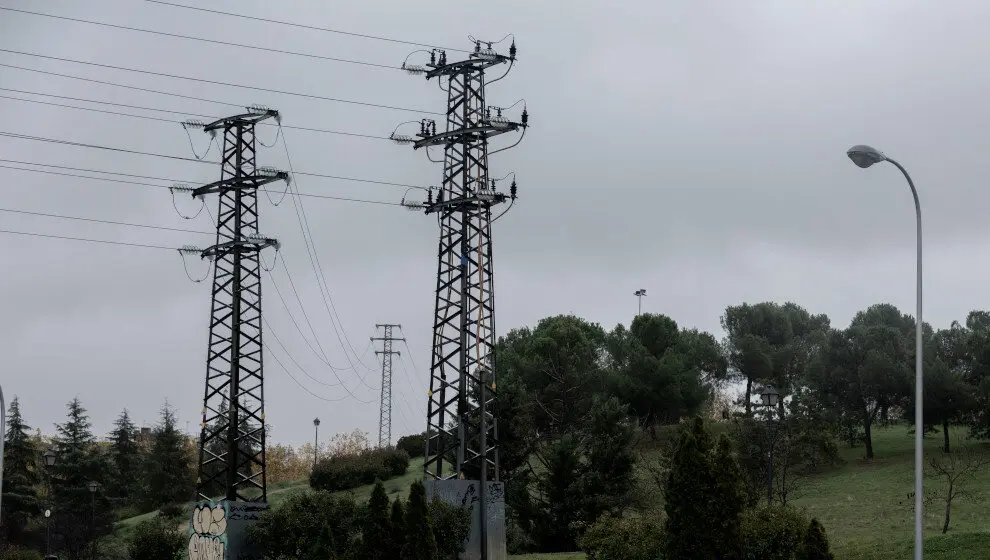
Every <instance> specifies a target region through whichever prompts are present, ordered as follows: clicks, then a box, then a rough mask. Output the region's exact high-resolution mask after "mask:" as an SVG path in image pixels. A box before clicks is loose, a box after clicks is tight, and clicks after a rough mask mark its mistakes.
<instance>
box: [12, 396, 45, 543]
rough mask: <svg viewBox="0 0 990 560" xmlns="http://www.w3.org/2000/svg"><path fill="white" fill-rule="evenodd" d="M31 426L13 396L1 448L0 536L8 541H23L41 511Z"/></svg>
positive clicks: (36, 454)
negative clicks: (0, 499)
mask: <svg viewBox="0 0 990 560" xmlns="http://www.w3.org/2000/svg"><path fill="white" fill-rule="evenodd" d="M30 429H31V427H30V426H28V425H27V424H25V423H24V419H23V418H22V417H21V405H20V402H19V401H18V399H17V397H16V396H15V397H14V398H13V400H11V401H10V411H9V412H8V413H7V433H6V434H4V438H5V439H4V449H3V457H4V459H3V471H4V476H3V535H4V536H5V538H6V540H7V542H9V543H11V544H24V538H25V533H26V531H27V526H28V522H29V520H30V519H31V517H33V516H34V515H37V514H38V512H39V511H40V502H39V499H38V494H37V491H36V490H35V487H36V486H37V485H38V483H39V482H40V480H41V477H40V476H39V472H38V459H37V458H38V451H37V449H36V448H35V446H34V442H33V441H32V440H31V438H30V436H28V430H30Z"/></svg>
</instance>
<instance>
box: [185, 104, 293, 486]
mask: <svg viewBox="0 0 990 560" xmlns="http://www.w3.org/2000/svg"><path fill="white" fill-rule="evenodd" d="M269 118H275V119H276V120H277V119H278V118H279V113H278V111H275V110H272V109H267V108H263V107H249V108H248V112H247V113H243V114H239V115H234V116H232V117H227V118H223V119H220V120H217V121H215V122H212V123H209V124H206V125H199V126H202V127H203V129H204V131H206V132H207V133H209V134H210V135H211V136H214V137H215V136H216V134H217V132H222V134H223V140H222V141H223V153H222V161H221V170H220V180H218V181H215V182H213V183H210V184H207V185H203V186H201V187H199V188H195V189H180V190H187V191H189V192H191V194H192V196H193V197H198V198H202V197H205V196H206V195H208V194H213V193H216V194H217V195H218V198H219V202H218V205H217V215H216V230H217V234H216V242H215V244H214V245H212V246H211V247H208V248H206V249H204V250H199V249H198V248H196V247H192V246H185V247H183V248H182V249H180V252H182V253H198V254H199V255H200V257H202V258H204V259H208V260H210V261H212V262H213V265H214V268H213V296H212V299H213V302H212V306H211V312H210V336H209V345H208V349H207V357H206V390H205V394H204V397H203V420H202V425H201V427H200V430H201V431H200V438H199V461H198V476H197V479H196V497H197V499H199V500H211V499H214V498H217V497H220V496H222V497H223V498H224V499H226V500H231V501H254V502H267V499H268V495H267V480H266V473H265V401H264V370H263V360H262V347H263V343H262V333H261V257H260V253H261V250H262V249H265V248H267V247H273V248H274V249H275V250H276V251H277V250H278V249H279V247H280V245H279V242H278V241H277V240H276V239H273V238H271V237H266V236H264V235H261V234H260V233H259V232H258V188H259V187H261V186H262V185H265V184H268V183H271V182H274V181H279V180H281V181H286V182H288V180H289V175H288V173H286V172H284V171H277V170H274V169H271V168H258V167H257V162H256V152H255V125H256V124H257V123H259V122H261V121H263V120H266V119H269ZM186 124H187V125H188V124H190V123H186Z"/></svg>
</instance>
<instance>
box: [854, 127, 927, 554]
mask: <svg viewBox="0 0 990 560" xmlns="http://www.w3.org/2000/svg"><path fill="white" fill-rule="evenodd" d="M846 155H848V156H849V159H851V160H852V161H853V163H855V164H856V165H858V166H859V167H862V168H863V169H866V168H867V167H869V166H871V165H873V164H874V163H880V162H883V161H889V162H890V163H892V164H894V166H895V167H897V168H898V169H900V170H901V173H903V174H904V178H905V179H907V182H908V186H909V187H911V195H912V196H913V197H914V211H915V215H916V216H917V221H918V228H917V229H918V242H917V244H918V264H917V300H918V301H917V307H918V309H917V311H916V315H917V316H916V318H915V321H916V324H915V341H914V348H915V352H914V426H915V428H914V558H915V560H922V559H923V558H924V555H925V552H924V544H925V541H924V524H923V519H924V517H923V509H924V505H923V503H922V495H923V494H922V489H923V476H924V449H923V448H922V441H923V440H922V437H921V436H922V435H923V432H924V428H923V426H924V425H925V423H924V421H923V415H922V409H923V406H922V404H923V403H922V401H923V399H924V391H923V389H924V384H923V379H924V375H923V367H922V352H923V347H922V333H923V332H924V331H923V326H924V323H923V322H922V319H921V203H920V202H919V201H918V189H916V188H914V181H912V180H911V176H910V175H908V172H907V170H906V169H904V167H903V166H902V165H901V164H899V163H897V162H896V161H894V160H893V159H891V158H889V157H887V156H886V155H884V153H883V152H881V151H880V150H877V149H876V148H873V147H870V146H866V145H862V144H861V145H858V146H853V147H852V148H849V150H848V151H847V152H846Z"/></svg>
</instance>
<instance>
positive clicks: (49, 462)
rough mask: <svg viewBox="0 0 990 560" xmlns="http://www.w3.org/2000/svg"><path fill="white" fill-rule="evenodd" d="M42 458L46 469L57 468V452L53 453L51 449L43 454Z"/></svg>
mask: <svg viewBox="0 0 990 560" xmlns="http://www.w3.org/2000/svg"><path fill="white" fill-rule="evenodd" d="M41 458H42V459H44V461H45V466H46V467H54V466H55V459H56V458H57V456H56V455H55V452H54V451H52V450H51V449H49V450H47V451H45V452H44V453H42V454H41Z"/></svg>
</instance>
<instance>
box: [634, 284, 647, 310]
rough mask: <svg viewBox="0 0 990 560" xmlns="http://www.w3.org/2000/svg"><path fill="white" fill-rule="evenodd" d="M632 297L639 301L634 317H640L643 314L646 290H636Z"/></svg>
mask: <svg viewBox="0 0 990 560" xmlns="http://www.w3.org/2000/svg"><path fill="white" fill-rule="evenodd" d="M633 295H634V296H636V299H638V300H639V310H638V311H637V313H636V315H637V316H639V315H642V314H643V297H644V296H645V295H646V290H644V289H643V288H640V289H638V290H636V291H635V292H633Z"/></svg>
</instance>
